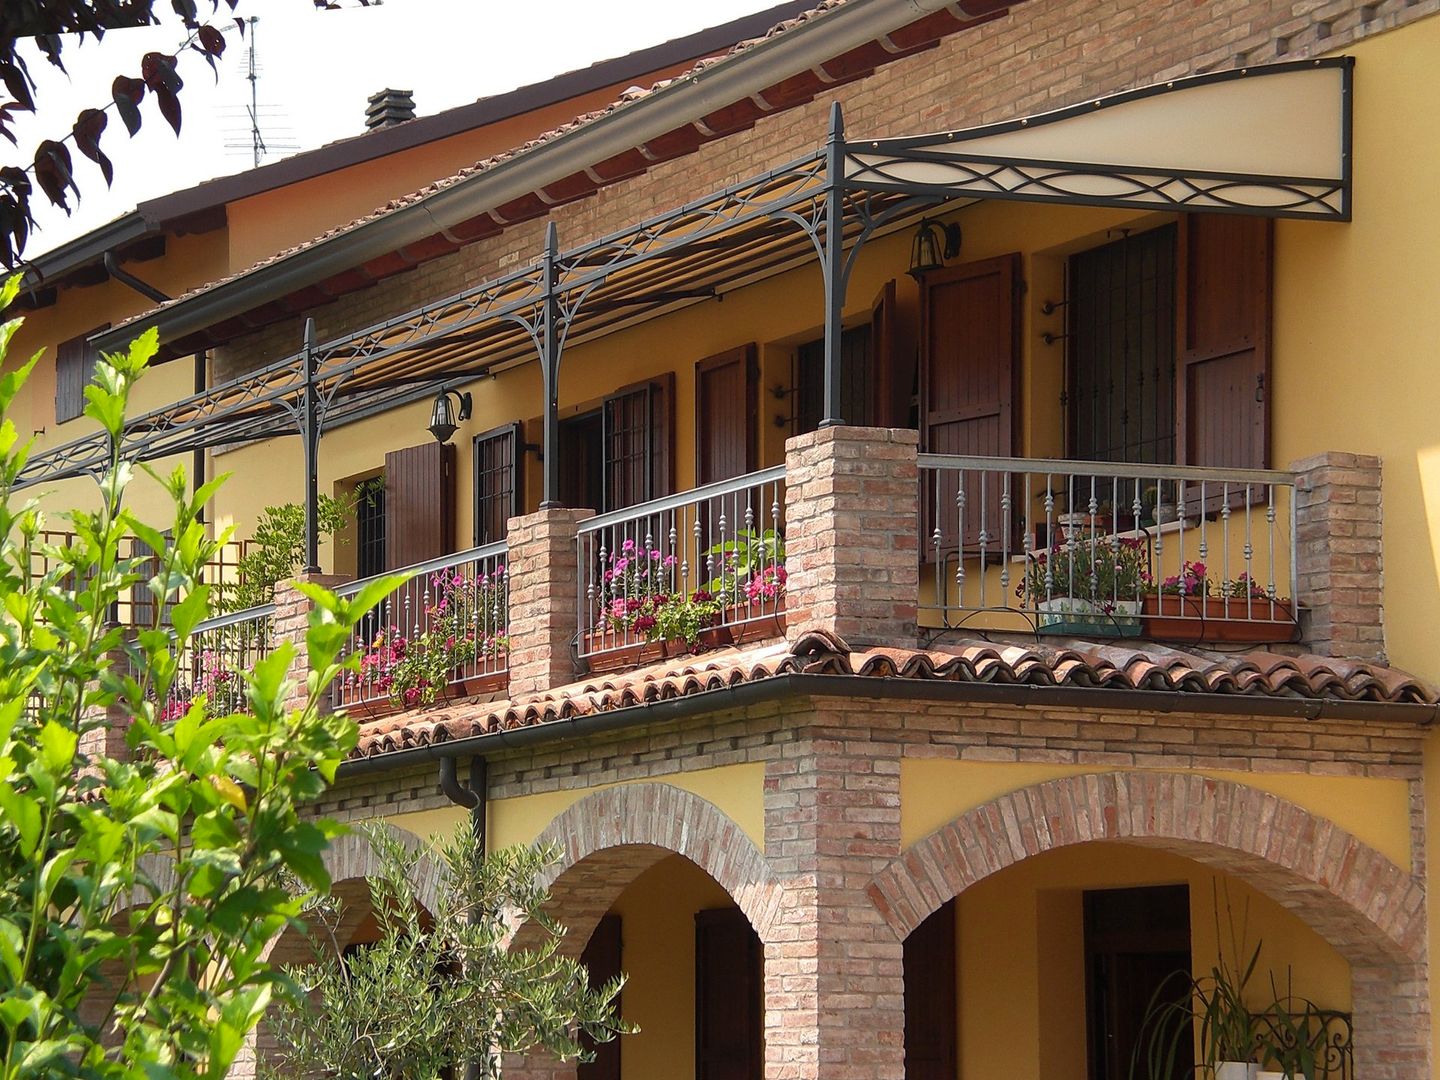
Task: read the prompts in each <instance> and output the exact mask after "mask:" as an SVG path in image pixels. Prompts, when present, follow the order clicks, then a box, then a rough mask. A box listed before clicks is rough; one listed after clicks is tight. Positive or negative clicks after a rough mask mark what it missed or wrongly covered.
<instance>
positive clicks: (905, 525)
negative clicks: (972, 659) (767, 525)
mask: <svg viewBox="0 0 1440 1080" xmlns="http://www.w3.org/2000/svg"><path fill="white" fill-rule="evenodd" d="M918 444H919V434H918V433H917V432H915V431H911V430H908V429H892V428H862V427H830V428H821V429H819V430H818V431H812V432H810V433H809V434H808V435H799V436H796V437H795V438H793V439H790V440H789V441H788V442H786V444H785V470H786V475H785V569H786V571H787V573H788V580H787V582H786V586H785V625H786V632H787V634H788V635H789V637H790V639H791V641H794V640H795V639H796V638H797V637H798V635H799V634H800V633H801V632H802V631H804V630H806V629H811V628H821V629H826V630H830V631H832V632H833V633H835V634H838V635H839V636H840V637H842V638H844V639H845V640H846V641H847V642H849V643H850V644H852V645H895V646H901V647H911V648H913V647H914V645H915V643H916V621H915V620H916V606H917V604H918V603H919V598H920V548H919V544H920V517H919V513H920V472H919V468H918V466H917V465H916V460H915V455H916V450H917V447H918Z"/></svg>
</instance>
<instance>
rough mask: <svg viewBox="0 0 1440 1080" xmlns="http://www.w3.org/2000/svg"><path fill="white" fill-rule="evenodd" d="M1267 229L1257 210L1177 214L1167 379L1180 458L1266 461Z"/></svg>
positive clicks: (1241, 463) (1190, 461) (1256, 464)
mask: <svg viewBox="0 0 1440 1080" xmlns="http://www.w3.org/2000/svg"><path fill="white" fill-rule="evenodd" d="M1273 237H1274V228H1273V223H1272V222H1271V221H1269V220H1267V219H1265V218H1259V217H1244V216H1239V215H1228V214H1186V215H1183V220H1182V223H1181V228H1180V255H1179V266H1180V280H1179V283H1178V285H1179V287H1178V289H1177V293H1178V297H1179V305H1178V306H1179V309H1180V310H1179V319H1178V323H1179V337H1180V353H1179V371H1178V373H1177V374H1178V377H1177V378H1176V380H1175V381H1176V397H1177V409H1176V412H1177V416H1178V428H1179V430H1178V432H1177V434H1178V440H1177V442H1178V457H1179V460H1180V462H1181V464H1185V465H1209V466H1215V467H1230V468H1265V467H1267V465H1268V464H1269V458H1270V445H1269V443H1270V390H1271V387H1270V324H1271V307H1272V300H1271V291H1272V290H1271V250H1272V240H1273Z"/></svg>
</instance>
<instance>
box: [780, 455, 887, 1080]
mask: <svg viewBox="0 0 1440 1080" xmlns="http://www.w3.org/2000/svg"><path fill="white" fill-rule="evenodd" d="M912 447H913V443H912ZM787 552H788V549H787ZM816 715H817V717H818V718H819V719H820V720H821V722H822V723H824V722H825V718H826V714H825V713H824V712H823V711H818V710H817V714H816ZM765 787H766V799H765V856H766V861H767V862H769V863H770V865H771V868H772V869H773V870H774V871H775V872H776V875H777V877H778V878H779V881H780V885H781V896H780V901H779V904H778V905H777V908H776V913H775V916H774V918H773V919H772V921H771V923H770V925H769V926H767V927H764V928H763V932H762V935H761V937H762V940H763V942H764V945H765V1076H766V1080H782V1078H783V1080H903V1078H904V1075H905V1058H904V1046H903V1043H904V1034H905V1008H904V993H905V985H904V951H903V943H902V942H901V941H900V940H899V939H897V938H896V936H895V932H894V931H893V930H892V929H891V928H890V926H888V925H887V924H886V923H885V921H884V919H883V918H882V916H881V915H880V912H879V910H878V909H877V908H876V907H875V905H874V903H873V902H872V901H871V900H870V898H869V896H868V894H867V892H866V889H867V887H868V885H869V883H870V880H871V878H872V877H873V875H874V874H876V873H877V872H878V871H879V870H880V869H881V868H882V867H883V866H884V865H886V863H887V861H888V860H889V859H891V858H893V857H894V856H896V855H898V854H899V851H900V750H899V746H898V744H884V743H872V742H869V741H866V740H858V739H857V740H851V739H848V738H846V737H845V732H844V731H843V729H841V728H831V727H829V725H828V724H827V726H826V728H823V729H817V730H815V731H813V732H811V733H810V734H809V735H808V736H807V737H805V738H801V739H799V740H797V741H796V743H795V744H794V745H793V748H791V747H787V749H786V754H785V756H784V758H783V759H778V760H774V761H771V762H769V763H767V765H766V771H765Z"/></svg>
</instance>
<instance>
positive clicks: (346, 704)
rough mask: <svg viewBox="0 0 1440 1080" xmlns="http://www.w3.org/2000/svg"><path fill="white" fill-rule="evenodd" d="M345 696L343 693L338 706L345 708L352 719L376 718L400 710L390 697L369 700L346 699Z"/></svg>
mask: <svg viewBox="0 0 1440 1080" xmlns="http://www.w3.org/2000/svg"><path fill="white" fill-rule="evenodd" d="M345 696H346V695H343V694H342V695H341V700H340V704H339V705H338V706H337V708H340V709H343V710H345V712H346V714H347V715H348V716H349V717H350V719H352V720H374V719H376V718H377V717H381V716H389V715H390V714H391V713H396V712H399V711H400V710H399V709H397V708H396V707H395V706H394V705H393V704H391V702H390V699H389V698H388V697H379V698H372V699H371V700H369V701H346V700H345Z"/></svg>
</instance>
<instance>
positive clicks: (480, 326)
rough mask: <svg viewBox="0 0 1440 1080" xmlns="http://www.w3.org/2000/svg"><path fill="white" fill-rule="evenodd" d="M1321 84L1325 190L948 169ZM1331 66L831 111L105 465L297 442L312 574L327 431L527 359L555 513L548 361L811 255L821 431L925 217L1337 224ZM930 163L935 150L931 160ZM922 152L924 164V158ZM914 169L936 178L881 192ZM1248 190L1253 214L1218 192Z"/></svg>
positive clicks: (1346, 156)
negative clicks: (1300, 84)
mask: <svg viewBox="0 0 1440 1080" xmlns="http://www.w3.org/2000/svg"><path fill="white" fill-rule="evenodd" d="M1332 67H1333V68H1337V69H1338V71H1339V74H1340V78H1341V86H1342V94H1343V100H1342V101H1341V103H1340V115H1341V116H1342V118H1343V123H1342V132H1341V141H1342V153H1341V158H1340V169H1339V170H1338V172H1339V174H1338V175H1336V176H1328V177H1314V176H1312V177H1304V176H1274V175H1268V174H1255V173H1238V172H1237V173H1229V172H1221V171H1214V170H1195V169H1189V170H1182V169H1158V168H1137V167H1135V166H1133V165H1132V166H1123V165H1113V164H1112V165H1106V164H1101V163H1094V162H1077V161H1057V160H1041V159H1022V158H996V157H990V156H987V155H984V154H973V155H966V154H963V153H957V152H956V151H955V150H954V145H956V144H958V145H960V146H963V145H964V143H965V141H967V140H970V139H974V138H975V137H976V136H977V135H980V136H984V135H990V134H996V133H1002V134H1003V133H1004V132H1005V131H1009V130H1015V129H1016V128H1019V127H1025V126H1027V125H1029V124H1032V123H1035V124H1044V123H1054V122H1060V121H1063V120H1065V119H1067V118H1068V117H1070V116H1075V115H1081V114H1083V113H1093V112H1095V111H1096V110H1099V109H1104V108H1106V107H1110V106H1113V105H1122V104H1125V103H1128V102H1133V101H1137V100H1142V99H1144V98H1146V97H1149V96H1153V95H1158V94H1166V93H1174V92H1177V91H1182V90H1184V89H1188V88H1191V87H1200V86H1207V85H1212V84H1214V83H1216V82H1221V81H1229V80H1233V79H1242V78H1252V79H1254V78H1260V77H1263V76H1266V75H1275V74H1283V73H1286V72H1293V71H1297V70H1300V69H1313V68H1332ZM1351 73H1352V61H1351V60H1350V58H1348V57H1341V58H1334V59H1322V60H1308V61H1297V62H1294V63H1290V64H1277V65H1270V66H1267V67H1264V68H1255V69H1248V70H1240V71H1227V72H1219V73H1214V74H1210V75H1201V76H1196V77H1193V78H1190V79H1184V80H1176V81H1173V82H1170V83H1166V84H1161V85H1158V86H1154V87H1147V88H1145V89H1142V90H1137V91H1130V92H1127V93H1125V94H1119V95H1115V96H1113V97H1110V98H1104V99H1100V100H1098V101H1094V102H1091V103H1089V104H1086V105H1082V106H1076V107H1074V108H1073V109H1067V110H1062V111H1060V112H1057V113H1053V114H1049V115H1048V116H1045V117H1041V118H1035V119H1030V118H1027V119H1025V120H1017V121H1012V122H1009V123H1007V124H1002V125H993V126H991V127H988V128H982V129H974V130H972V131H969V132H942V133H939V134H937V135H928V136H917V137H912V138H899V139H885V140H861V141H856V142H847V140H846V138H845V130H844V123H843V119H842V115H841V109H840V106H839V104H838V103H836V104H834V105H833V106H832V108H831V113H830V129H829V136H828V138H827V140H826V142H825V145H824V147H823V148H822V149H821V150H819V151H817V152H815V153H812V154H807V155H805V156H803V157H800V158H797V159H795V160H793V161H791V162H788V163H787V164H785V165H782V166H780V167H778V168H776V169H773V170H771V171H769V172H766V173H763V174H761V175H759V176H756V177H752V178H750V179H747V180H744V181H741V182H740V183H737V184H734V185H731V186H729V187H726V188H724V189H722V190H721V191H718V192H715V193H712V194H710V195H707V196H705V197H703V198H700V199H697V200H695V201H693V202H690V203H687V204H685V205H684V206H681V207H678V208H676V209H674V210H671V211H668V212H666V213H662V214H659V215H656V216H655V217H652V218H650V219H648V220H646V221H643V222H641V223H640V224H638V225H635V226H633V227H631V228H628V229H624V230H620V231H618V232H615V233H613V234H611V235H609V236H606V237H602V238H601V239H598V240H595V241H591V242H589V243H586V244H582V245H580V246H578V247H575V248H572V249H569V250H565V249H562V248H561V247H560V241H559V235H558V230H557V229H556V226H555V224H554V222H553V221H552V222H550V223H549V224H548V226H547V228H546V233H545V244H544V250H543V252H542V253H541V256H540V258H539V259H538V260H537V261H535V262H534V263H531V264H530V265H528V266H524V267H522V268H519V269H517V270H514V271H511V272H509V273H506V274H503V275H500V276H498V277H496V278H493V279H491V280H489V281H486V282H483V283H481V284H479V285H476V286H474V287H472V288H469V289H465V290H462V291H460V292H457V293H455V294H453V295H451V296H449V297H446V298H444V299H441V300H438V301H434V302H431V303H428V304H424V305H421V306H420V307H417V308H415V309H413V310H411V311H408V312H406V313H404V314H402V315H399V316H396V317H393V318H390V319H386V320H383V321H381V322H378V323H375V324H373V325H371V326H367V327H365V328H363V329H360V330H357V331H354V332H352V333H350V334H347V335H344V336H342V337H339V338H336V339H334V340H332V341H327V342H324V343H319V342H317V341H316V335H315V324H314V320H313V319H307V320H306V323H305V331H304V341H303V346H302V348H301V349H300V351H299V352H297V353H294V354H292V355H290V356H286V357H284V358H282V359H280V360H276V361H274V362H272V363H269V364H266V365H264V366H263V367H260V368H258V369H256V370H255V371H252V372H249V373H246V374H244V375H241V376H239V377H237V378H234V379H231V380H229V381H227V382H224V383H221V384H218V385H216V386H213V387H209V388H207V389H205V390H204V391H203V392H200V393H197V394H194V395H192V396H190V397H186V398H183V399H181V400H179V401H176V402H174V403H172V404H170V405H167V406H164V407H162V408H160V409H156V410H154V411H152V412H149V413H146V414H145V415H142V416H140V417H137V418H136V419H134V420H132V421H131V422H130V423H128V424H127V425H126V428H125V431H124V434H123V436H122V446H121V453H122V455H123V456H124V457H126V458H129V459H132V460H136V461H144V460H153V459H155V458H161V457H167V456H170V455H173V454H178V453H181V452H185V451H195V450H203V449H209V448H214V447H220V446H226V445H233V444H236V443H240V442H247V441H251V440H254V439H260V438H269V437H273V436H278V435H286V434H298V435H300V436H301V438H302V443H303V448H304V458H305V474H306V511H307V513H306V519H307V529H306V532H307V561H308V564H309V565H310V566H312V567H313V566H315V565H316V562H317V549H318V529H317V525H316V523H317V520H318V457H319V448H320V440H321V438H322V436H323V434H324V432H325V431H326V430H327V428H334V427H337V426H339V425H341V424H344V423H349V422H353V421H355V420H359V419H362V418H364V417H365V416H369V415H372V414H374V413H376V412H380V411H386V410H389V409H393V408H396V407H399V406H401V405H406V404H409V403H411V402H414V401H417V400H421V399H423V398H425V397H427V396H429V395H431V394H433V393H434V392H435V389H436V387H437V385H439V386H444V385H448V384H457V383H462V382H466V381H471V380H474V379H476V378H479V377H483V376H485V375H490V374H495V373H496V372H497V371H498V370H503V369H505V368H508V367H511V366H514V365H515V364H517V363H523V362H528V361H530V360H538V361H539V362H540V370H541V378H542V386H543V392H544V396H545V403H544V421H543V422H544V436H543V439H544V442H543V449H544V490H543V501H542V503H541V505H542V506H556V505H558V493H559V470H560V455H559V453H558V451H557V447H558V439H559V421H558V408H559V387H560V373H561V367H562V362H563V359H564V355H565V350H566V346H567V344H568V345H574V344H576V343H578V342H579V341H583V340H591V339H593V338H596V337H599V336H602V335H603V334H606V333H610V332H612V331H614V330H617V329H621V328H623V327H624V326H626V325H630V324H632V323H634V322H637V321H642V320H646V319H653V318H656V317H659V316H660V315H663V314H665V313H667V312H669V311H673V310H677V309H678V308H679V307H681V306H684V305H687V304H691V303H695V302H699V301H701V300H703V299H706V298H709V297H713V296H717V295H721V292H720V290H721V289H722V288H726V287H729V288H731V289H734V288H740V287H743V286H744V285H746V284H748V283H750V282H752V281H755V280H761V279H763V278H764V277H766V276H768V275H770V274H773V273H777V272H780V271H783V270H786V269H790V268H792V267H794V266H798V265H802V264H803V263H805V262H808V261H809V259H810V258H811V257H812V254H813V256H815V257H818V260H819V264H820V269H821V278H822V285H823V290H824V303H825V309H824V310H825V316H824V335H825V345H824V420H823V421H822V423H823V424H824V425H827V426H829V425H836V424H843V423H845V420H844V418H843V417H842V416H841V415H840V390H841V385H842V380H841V377H840V376H841V372H840V366H841V362H842V361H841V350H840V344H841V331H842V317H843V312H844V306H845V299H846V293H847V285H848V283H849V280H850V276H851V273H852V271H853V270H854V267H855V265H856V262H857V260H858V258H859V255H860V252H861V250H862V249H863V247H864V245H865V243H866V242H867V241H868V240H869V239H870V238H871V237H872V236H873V235H875V233H876V232H877V230H882V229H884V228H885V227H886V226H889V225H894V224H897V223H903V222H904V221H905V220H906V219H907V218H910V217H913V216H917V215H923V214H924V213H925V212H926V211H928V210H930V209H931V208H932V207H934V206H935V205H937V204H943V203H948V202H953V201H956V200H963V201H964V202H966V203H969V202H973V201H977V200H980V199H1006V200H1016V201H1031V202H1033V201H1044V202H1051V203H1065V204H1071V205H1084V206H1111V207H1115V206H1119V207H1135V208H1138V209H1145V210H1169V211H1177V212H1205V211H1211V212H1226V213H1253V214H1263V215H1266V216H1270V217H1293V218H1312V219H1321V220H1332V221H1347V220H1349V218H1350V212H1351V210H1350V194H1351V184H1352V155H1351V114H1352V99H1353V95H1352V93H1351V78H1352V74H1351ZM947 146H949V147H950V149H948V150H946V149H943V148H945V147H947ZM937 147H939V148H942V149H941V150H937ZM916 163H920V164H923V165H925V166H927V167H928V171H929V172H930V173H934V172H937V171H938V172H939V173H940V174H942V175H941V176H940V177H939V178H937V179H931V180H926V181H924V182H917V181H915V180H910V179H903V178H900V177H898V176H897V175H896V170H897V169H899V168H901V167H903V166H905V165H914V164H916ZM1244 191H1248V192H1252V193H1254V192H1262V193H1266V194H1267V197H1268V198H1269V200H1270V201H1267V202H1265V203H1264V204H1263V205H1257V204H1255V203H1254V202H1253V201H1252V202H1250V203H1243V204H1242V203H1240V202H1238V201H1237V200H1236V199H1235V198H1234V197H1232V195H1231V194H1227V193H1231V192H1244ZM109 452H110V446H109V442H108V439H107V437H106V436H105V435H103V434H101V433H96V434H93V435H88V436H85V437H82V438H80V439H77V440H75V441H73V442H69V443H66V444H64V445H62V446H60V447H57V448H55V449H54V450H51V451H49V452H47V453H45V454H41V455H37V456H36V457H35V458H34V459H32V460H31V461H30V462H29V463H28V464H27V466H26V468H25V470H24V471H23V472H22V473H21V475H20V477H19V481H18V486H19V487H29V486H33V485H35V484H39V483H43V482H46V481H55V480H60V479H64V478H68V477H73V476H78V475H85V474H89V473H93V472H94V471H96V470H97V469H99V468H102V467H103V466H104V464H105V463H106V462H107V461H108V460H109Z"/></svg>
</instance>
